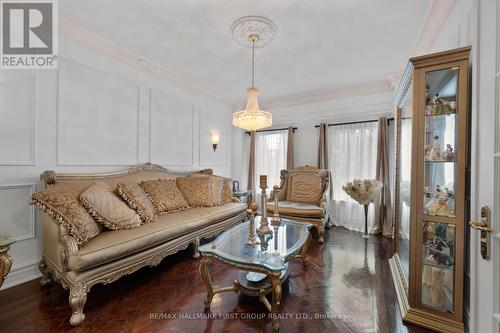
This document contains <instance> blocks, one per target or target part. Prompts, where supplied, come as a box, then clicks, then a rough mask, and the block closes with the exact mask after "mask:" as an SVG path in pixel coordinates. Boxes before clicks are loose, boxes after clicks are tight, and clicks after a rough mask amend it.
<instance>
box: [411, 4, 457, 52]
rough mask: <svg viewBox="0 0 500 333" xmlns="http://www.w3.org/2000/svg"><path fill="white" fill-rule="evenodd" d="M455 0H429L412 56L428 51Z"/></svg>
mask: <svg viewBox="0 0 500 333" xmlns="http://www.w3.org/2000/svg"><path fill="white" fill-rule="evenodd" d="M455 2H456V0H431V1H430V2H429V6H428V8H427V13H426V15H425V18H424V20H423V22H422V26H421V27H420V30H419V33H418V35H417V39H416V41H415V46H414V49H413V53H412V56H416V55H422V54H426V53H429V52H430V50H431V49H432V44H433V42H434V40H435V39H436V37H437V35H438V34H439V32H440V31H441V28H442V27H443V24H444V22H445V21H446V18H447V17H448V14H449V13H450V12H451V10H452V8H453V6H454V5H455Z"/></svg>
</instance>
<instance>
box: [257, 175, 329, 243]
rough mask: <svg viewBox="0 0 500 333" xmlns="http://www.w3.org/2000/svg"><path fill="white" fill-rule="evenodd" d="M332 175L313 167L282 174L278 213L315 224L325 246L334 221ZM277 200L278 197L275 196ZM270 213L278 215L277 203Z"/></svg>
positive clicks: (268, 206)
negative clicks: (331, 215)
mask: <svg viewBox="0 0 500 333" xmlns="http://www.w3.org/2000/svg"><path fill="white" fill-rule="evenodd" d="M330 177H331V176H330V171H328V170H322V169H318V168H314V167H310V166H304V167H298V168H295V169H290V170H281V175H280V178H281V183H280V186H279V192H278V211H279V215H280V216H281V217H283V218H289V219H291V220H294V221H302V222H308V223H312V224H313V225H314V227H315V228H316V230H317V231H318V241H319V242H320V243H323V241H324V233H325V227H327V226H328V223H329V220H330V207H331V205H330V196H331V195H330V188H331V187H330V179H331V178H330ZM271 198H272V199H273V200H274V193H271ZM273 200H271V201H269V202H268V204H267V211H268V212H269V213H274V206H275V204H274V201H273Z"/></svg>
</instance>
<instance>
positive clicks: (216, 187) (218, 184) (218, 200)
mask: <svg viewBox="0 0 500 333" xmlns="http://www.w3.org/2000/svg"><path fill="white" fill-rule="evenodd" d="M223 190H224V178H222V177H217V176H210V201H211V202H212V205H213V206H221V205H223V204H224V201H223V200H222V192H223Z"/></svg>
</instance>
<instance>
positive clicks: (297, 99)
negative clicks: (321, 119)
mask: <svg viewBox="0 0 500 333" xmlns="http://www.w3.org/2000/svg"><path fill="white" fill-rule="evenodd" d="M390 91H392V90H391V86H390V84H389V83H388V82H386V81H384V80H382V81H377V82H368V83H363V84H359V85H353V86H346V87H339V88H334V89H326V90H317V91H311V92H308V93H305V94H297V95H290V96H284V97H277V98H272V99H268V100H263V101H262V102H261V104H262V106H263V108H264V109H268V110H270V109H276V108H285V107H289V106H295V105H302V104H311V103H317V102H323V101H328V100H334V99H340V98H347V97H353V96H360V95H370V94H377V93H383V92H390ZM235 107H236V108H239V107H242V105H241V106H240V105H237V106H235Z"/></svg>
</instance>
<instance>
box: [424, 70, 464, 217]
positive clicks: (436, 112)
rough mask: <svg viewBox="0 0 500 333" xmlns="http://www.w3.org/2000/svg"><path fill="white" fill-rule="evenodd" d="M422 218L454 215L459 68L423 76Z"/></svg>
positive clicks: (428, 73)
mask: <svg viewBox="0 0 500 333" xmlns="http://www.w3.org/2000/svg"><path fill="white" fill-rule="evenodd" d="M425 82H426V96H425V146H424V151H423V152H422V153H423V157H424V161H425V170H424V186H425V189H424V193H425V194H424V205H423V208H424V214H428V215H441V216H454V215H455V165H456V163H455V161H456V130H455V128H456V121H457V117H456V110H457V86H458V84H457V83H458V68H449V69H442V70H438V71H433V72H427V73H426V78H425Z"/></svg>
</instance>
